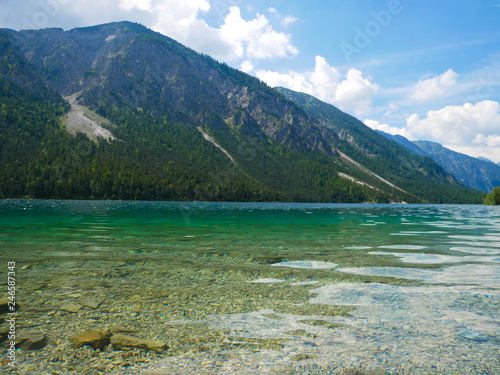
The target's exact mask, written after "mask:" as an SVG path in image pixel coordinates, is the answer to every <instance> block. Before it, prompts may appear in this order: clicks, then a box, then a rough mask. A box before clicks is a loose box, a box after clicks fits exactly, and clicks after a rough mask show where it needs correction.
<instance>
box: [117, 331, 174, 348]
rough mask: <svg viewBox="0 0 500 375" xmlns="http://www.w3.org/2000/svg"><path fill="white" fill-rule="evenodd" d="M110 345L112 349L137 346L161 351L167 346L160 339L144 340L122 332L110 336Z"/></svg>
mask: <svg viewBox="0 0 500 375" xmlns="http://www.w3.org/2000/svg"><path fill="white" fill-rule="evenodd" d="M111 345H113V349H115V350H116V349H122V348H139V349H146V350H155V351H162V350H164V349H167V348H168V346H167V344H166V343H164V342H161V341H156V340H144V339H141V338H138V337H134V336H128V335H122V334H114V335H113V336H111Z"/></svg>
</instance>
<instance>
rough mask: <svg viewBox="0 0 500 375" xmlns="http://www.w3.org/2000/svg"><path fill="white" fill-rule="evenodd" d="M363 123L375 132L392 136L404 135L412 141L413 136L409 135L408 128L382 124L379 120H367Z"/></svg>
mask: <svg viewBox="0 0 500 375" xmlns="http://www.w3.org/2000/svg"><path fill="white" fill-rule="evenodd" d="M363 122H364V124H365V125H366V126H368V127H370V128H372V129H373V130H381V131H383V132H385V133H389V134H392V135H402V136H403V137H405V138H408V139H410V140H411V139H412V137H411V135H410V134H409V133H408V130H407V129H406V128H398V127H395V126H390V125H387V124H381V123H380V122H379V121H377V120H370V119H366V120H365V121H363Z"/></svg>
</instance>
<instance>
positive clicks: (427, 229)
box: [0, 200, 500, 374]
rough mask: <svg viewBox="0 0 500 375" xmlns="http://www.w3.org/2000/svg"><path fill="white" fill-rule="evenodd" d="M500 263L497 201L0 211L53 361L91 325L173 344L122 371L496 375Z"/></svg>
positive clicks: (30, 309) (2, 233) (0, 252)
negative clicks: (73, 336) (134, 332)
mask: <svg viewBox="0 0 500 375" xmlns="http://www.w3.org/2000/svg"><path fill="white" fill-rule="evenodd" d="M499 255H500V212H498V210H497V209H496V208H494V207H483V206H433V205H428V206H427V205H420V206H419V205H325V204H267V203H204V202H192V203H188V202H181V203H172V202H98V201H95V202H94V201H92V202H78V201H77V202H72V201H36V200H4V201H0V258H1V260H2V262H4V263H6V262H7V261H13V260H14V261H16V262H17V264H18V267H19V272H18V277H19V285H21V286H20V288H22V291H23V293H20V294H19V299H20V301H19V303H20V304H21V306H23V310H24V312H23V313H24V314H25V315H24V316H23V319H24V320H23V319H21V321H20V324H21V325H24V326H30V327H40V329H41V330H42V331H44V332H51V335H52V338H53V340H52V344H51V345H52V346H51V345H48V346H47V347H46V348H44V349H40V353H41V354H43V356H45V357H44V358H52V357H50V356H51V355H52V354H50V353H52V352H51V351H55V350H63V348H66V347H65V346H64V345H65V344H67V338H68V335H69V334H71V333H76V332H79V331H80V330H81V329H83V327H85V328H88V329H92V328H93V329H101V328H102V325H104V324H105V325H123V326H127V327H130V328H133V327H135V328H138V327H141V329H142V330H143V332H142V334H143V336H145V338H150V336H151V337H155V338H157V339H161V338H165V340H169V343H170V347H171V348H170V349H169V351H167V352H166V353H164V354H161V355H160V354H159V357H158V358H156V359H155V360H151V361H150V362H149V364H143V362H140V363H139V362H138V364H136V365H134V366H132V367H131V368H129V369H128V370H126V368H125V365H123V368H121V367H120V366H121V365H117V367H115V368H114V369H113V371H114V373H121V372H125V371H128V372H129V373H134V372H136V373H137V372H138V373H145V374H147V373H150V374H154V373H155V374H156V373H157V374H159V373H178V374H192V373H241V374H253V373H255V374H260V373H263V372H268V373H301V371H302V372H303V373H314V372H311V371H316V370H318V371H319V370H321V369H323V370H324V372H325V373H340V372H341V371H342V370H343V369H347V368H364V369H382V370H387V371H389V370H391V371H394V372H395V373H398V374H415V373H423V374H434V373H435V374H442V373H460V374H462V373H463V374H482V373H484V374H495V373H500V363H499V358H498V347H499V345H500V328H499V327H500V318H499V314H498V311H499V308H500V264H499V263H500V257H499ZM96 296H97V297H98V299H99V301H102V302H101V303H100V304H98V305H97V306H94V305H92V306H94V307H92V308H90V307H87V305H85V303H84V302H82V301H87V300H88V299H89V298H91V297H92V298H97V297H96ZM68 302H70V303H72V304H73V305H75V304H77V305H78V306H79V308H78V309H76V310H75V311H76V312H72V313H69V312H67V311H65V310H64V309H62V306H63V307H64V305H65V304H66V305H67V304H68ZM35 307H36V308H37V309H38V310H36V309H35ZM61 309H62V310H61ZM23 310H21V311H23ZM430 323H431V324H430ZM63 327H64V329H63ZM209 333H210V334H209ZM211 335H213V336H211ZM252 340H253V341H252ZM259 340H260V341H259ZM58 345H59V346H58ZM251 348H253V349H251ZM190 353H194V354H190ZM228 353H230V354H228ZM106 355H110V356H112V355H113V353H106ZM120 355H121V354H120ZM38 357H39V358H41V357H40V356H38ZM20 358H24V359H23V360H24V361H25V362H26V363H28V362H29V363H31V362H36V361H37V357H36V356H35V357H34V356H31V357H30V356H28V355H26V357H20ZM110 358H111V357H110ZM113 360H114V361H115V362H116V359H115V358H114V357H113ZM30 361H31V362H30ZM49 362H50V361H49ZM52 362H53V363H55V364H54V365H53V366H56V367H55V368H54V369H55V370H54V371H59V372H60V373H70V372H68V371H69V370H67V367H64V366H66V365H65V364H64V363H65V362H58V361H57V360H52ZM116 363H118V362H116ZM207 364H209V365H207ZM57 366H59V367H57ZM224 369H225V370H224ZM228 369H232V370H231V371H230V372H228V371H229V370H228ZM315 369H316V370H315ZM44 371H45V372H44ZM47 371H48V370H46V369H45V368H44V370H41V369H40V371H39V372H38V373H50V372H47ZM120 371H121V372H120ZM161 371H163V372H161ZM224 371H226V372H224ZM287 371H288V372H287ZM307 371H310V372H307ZM32 373H37V371H34V372H33V371H32Z"/></svg>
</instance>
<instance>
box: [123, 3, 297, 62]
mask: <svg viewBox="0 0 500 375" xmlns="http://www.w3.org/2000/svg"><path fill="white" fill-rule="evenodd" d="M122 1H135V2H137V1H139V0H122ZM153 1H154V4H153V5H152V8H153V10H154V13H155V14H156V15H157V22H156V25H155V26H154V29H155V30H157V31H159V32H161V33H163V34H165V35H168V36H170V37H172V38H174V39H176V40H177V41H179V42H181V43H183V44H185V45H187V46H189V47H191V48H193V49H195V50H197V51H199V52H203V53H207V54H209V55H211V56H213V57H215V58H217V59H221V60H224V61H233V62H234V61H241V62H242V61H248V62H250V63H251V61H252V60H259V59H271V58H279V57H293V56H295V55H297V54H298V52H299V51H298V49H297V47H295V46H294V45H293V43H292V42H291V36H290V35H288V34H285V33H283V32H279V31H276V30H275V29H274V28H273V26H272V25H271V24H270V23H269V21H268V19H267V18H266V17H265V16H264V15H261V14H257V15H256V17H255V18H254V19H250V20H245V19H243V17H242V15H241V11H240V8H239V7H237V6H232V7H230V8H229V13H228V14H226V15H225V17H224V22H223V24H222V25H221V26H220V27H219V28H216V27H212V26H209V25H208V24H207V23H206V22H205V21H204V20H203V19H202V18H201V17H200V15H201V14H203V13H206V12H208V11H209V10H210V3H209V2H208V1H207V0H190V1H177V0H163V1H159V0H153ZM245 66H246V67H249V66H250V65H249V63H245Z"/></svg>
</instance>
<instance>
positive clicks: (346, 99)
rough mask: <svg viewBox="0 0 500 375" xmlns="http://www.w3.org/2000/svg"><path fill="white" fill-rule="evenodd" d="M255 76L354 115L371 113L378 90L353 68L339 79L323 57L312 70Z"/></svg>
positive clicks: (317, 58)
mask: <svg viewBox="0 0 500 375" xmlns="http://www.w3.org/2000/svg"><path fill="white" fill-rule="evenodd" d="M256 74H257V77H259V78H260V79H261V80H263V81H264V82H266V83H267V84H268V85H270V86H272V87H277V86H282V87H286V88H288V89H291V90H294V91H298V92H304V93H306V94H310V95H312V96H314V97H316V98H318V99H320V100H322V101H325V102H327V103H330V104H333V105H336V106H338V107H339V108H340V109H342V110H345V111H350V112H354V113H355V114H356V115H357V116H361V115H364V114H366V113H368V112H369V111H370V110H371V108H372V97H373V95H375V94H376V93H377V91H378V89H379V86H378V85H377V84H376V83H374V82H372V79H371V77H366V78H365V77H363V74H362V72H361V71H359V70H356V69H350V70H349V71H348V72H347V75H346V77H345V78H344V79H342V76H341V74H340V73H339V72H338V70H337V69H335V67H333V66H330V64H328V62H327V61H326V60H325V58H324V57H322V56H316V64H315V68H314V71H309V72H294V71H290V72H288V73H278V72H272V71H264V70H260V71H257V72H256Z"/></svg>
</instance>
